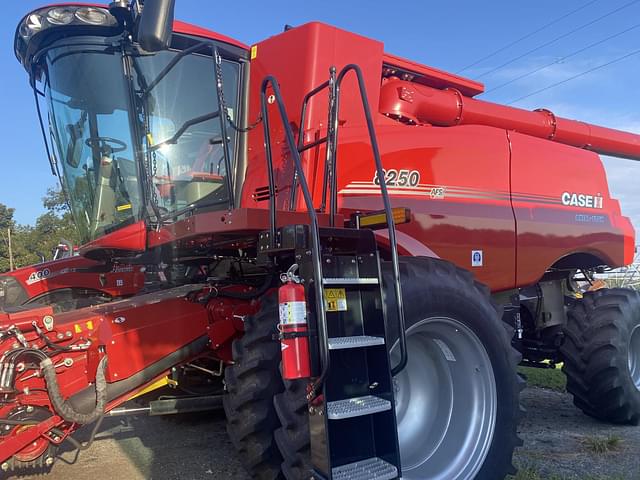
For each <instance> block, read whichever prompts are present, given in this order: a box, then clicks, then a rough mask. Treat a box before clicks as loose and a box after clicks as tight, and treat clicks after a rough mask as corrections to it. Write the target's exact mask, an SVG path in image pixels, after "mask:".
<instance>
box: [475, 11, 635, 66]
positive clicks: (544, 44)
mask: <svg viewBox="0 0 640 480" xmlns="http://www.w3.org/2000/svg"><path fill="white" fill-rule="evenodd" d="M639 1H640V0H633V1H632V2H629V3H625V4H624V5H622V6H621V7H618V8H616V9H615V10H612V11H610V12H608V13H605V14H604V15H601V16H600V17H598V18H596V19H594V20H591V21H590V22H587V23H585V24H583V25H581V26H579V27H577V28H574V29H573V30H571V31H569V32H567V33H564V34H562V35H560V36H559V37H555V38H554V39H552V40H550V41H548V42H545V43H543V44H542V45H539V46H537V47H535V48H532V49H531V50H529V51H527V52H525V53H523V54H522V55H518V56H517V57H515V58H512V59H511V60H509V61H507V62H505V63H503V64H502V65H499V66H497V67H495V68H492V69H491V70H489V71H488V72H484V73H483V74H481V75H478V76H477V77H476V78H482V77H486V76H487V75H489V74H491V73H494V72H496V71H498V70H500V69H502V68H504V67H506V66H507V65H511V64H512V63H513V62H515V61H518V60H520V59H521V58H524V57H526V56H527V55H530V54H532V53H534V52H537V51H538V50H542V49H543V48H544V47H548V46H549V45H551V44H553V43H555V42H557V41H558V40H562V39H563V38H566V37H568V36H570V35H573V34H574V33H576V32H579V31H580V30H583V29H585V28H587V27H590V26H591V25H593V24H594V23H597V22H599V21H600V20H604V19H605V18H607V17H610V16H611V15H614V14H616V13H618V12H620V11H621V10H624V9H625V8H628V7H630V6H631V5H634V4H636V3H638V2H639Z"/></svg>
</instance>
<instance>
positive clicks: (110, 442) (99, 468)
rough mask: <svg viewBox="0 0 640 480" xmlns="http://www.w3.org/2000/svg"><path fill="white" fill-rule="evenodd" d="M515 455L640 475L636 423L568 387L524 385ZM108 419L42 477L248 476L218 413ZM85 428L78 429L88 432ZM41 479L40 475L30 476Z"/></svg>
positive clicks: (572, 470)
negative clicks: (579, 399)
mask: <svg viewBox="0 0 640 480" xmlns="http://www.w3.org/2000/svg"><path fill="white" fill-rule="evenodd" d="M523 404H524V406H525V408H526V409H527V413H526V415H525V418H524V420H523V422H522V426H521V429H520V430H521V431H520V435H521V436H522V438H523V439H524V440H525V447H523V448H521V449H519V450H518V452H517V455H516V463H517V464H518V465H519V466H523V467H526V468H528V469H530V470H531V471H535V472H537V476H532V477H529V476H526V477H523V478H527V479H528V478H535V479H554V480H560V479H562V480H569V479H571V480H574V479H575V480H586V479H589V480H591V479H593V480H595V479H597V480H605V479H607V480H609V479H615V480H622V479H624V480H638V479H640V456H639V453H640V427H619V426H610V425H606V424H602V423H599V422H596V421H595V420H592V419H590V418H589V417H586V416H585V415H583V414H582V413H581V412H579V411H578V410H576V409H575V408H574V407H573V404H572V403H571V398H570V396H569V395H567V394H564V393H559V392H555V391H551V390H545V389H538V388H528V389H526V390H525V391H524V392H523ZM175 420H177V419H172V420H169V419H167V418H159V417H130V418H109V419H106V420H105V422H104V425H103V428H102V432H101V433H99V434H98V436H97V439H96V442H95V443H94V444H93V446H92V447H91V448H90V449H89V450H87V451H85V452H83V453H82V454H81V456H80V458H79V459H78V461H77V462H76V463H75V464H70V463H69V462H71V461H72V460H73V455H72V452H71V451H67V452H64V453H63V454H62V459H61V460H59V461H58V462H57V463H56V464H55V466H54V468H53V470H52V472H51V473H50V474H49V475H48V476H47V477H45V478H46V480H69V479H83V480H84V479H91V480H114V479H115V478H118V479H127V480H138V479H158V480H160V479H163V480H164V479H166V480H171V479H181V480H200V479H206V480H223V479H224V480H248V479H249V477H248V476H247V475H246V474H245V473H244V471H243V470H242V467H241V465H240V460H239V458H238V456H237V455H236V453H235V451H234V449H233V446H232V445H231V444H230V442H229V440H228V439H227V435H226V432H225V421H224V414H223V413H222V412H216V413H213V414H209V415H206V416H204V417H202V416H196V415H194V416H182V417H181V418H180V421H179V422H176V421H175ZM88 434H89V433H88V432H87V431H86V430H83V431H81V432H79V433H78V434H77V437H78V439H80V440H86V438H87V436H88ZM610 435H611V436H615V437H616V438H619V439H620V440H619V444H618V445H617V448H616V449H615V450H614V451H612V452H609V453H604V454H596V453H594V452H593V451H592V450H591V449H590V448H589V447H588V446H587V445H586V443H585V442H588V441H589V439H598V438H606V437H607V436H610ZM35 478H38V479H40V480H42V479H43V477H34V480H35Z"/></svg>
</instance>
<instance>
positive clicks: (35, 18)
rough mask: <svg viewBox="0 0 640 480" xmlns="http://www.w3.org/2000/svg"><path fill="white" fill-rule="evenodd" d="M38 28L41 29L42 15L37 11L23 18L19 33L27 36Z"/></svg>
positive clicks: (36, 31)
mask: <svg viewBox="0 0 640 480" xmlns="http://www.w3.org/2000/svg"><path fill="white" fill-rule="evenodd" d="M40 30H42V17H41V16H40V15H38V14H37V13H32V14H31V15H29V16H28V17H27V18H25V19H24V22H23V23H22V25H21V26H20V35H22V36H23V37H24V38H29V37H31V35H33V34H35V33H38V32H39V31H40Z"/></svg>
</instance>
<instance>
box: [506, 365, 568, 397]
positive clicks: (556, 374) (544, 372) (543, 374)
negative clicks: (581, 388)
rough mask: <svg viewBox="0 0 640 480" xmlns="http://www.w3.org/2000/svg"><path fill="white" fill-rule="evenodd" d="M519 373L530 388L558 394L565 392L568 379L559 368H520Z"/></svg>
mask: <svg viewBox="0 0 640 480" xmlns="http://www.w3.org/2000/svg"><path fill="white" fill-rule="evenodd" d="M518 371H519V372H520V374H522V375H523V376H524V377H525V378H526V379H527V385H529V386H530V387H539V388H548V389H550V390H555V391H557V392H565V391H566V386H567V379H566V378H565V376H564V373H562V370H560V366H559V365H558V367H557V368H529V367H519V368H518Z"/></svg>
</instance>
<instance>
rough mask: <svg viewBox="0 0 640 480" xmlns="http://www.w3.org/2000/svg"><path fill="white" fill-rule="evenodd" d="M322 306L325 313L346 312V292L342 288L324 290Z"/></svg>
mask: <svg viewBox="0 0 640 480" xmlns="http://www.w3.org/2000/svg"><path fill="white" fill-rule="evenodd" d="M324 305H325V309H326V310H327V312H346V311H347V291H346V290H345V289H344V288H325V289H324Z"/></svg>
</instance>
